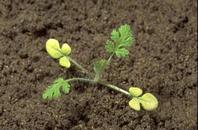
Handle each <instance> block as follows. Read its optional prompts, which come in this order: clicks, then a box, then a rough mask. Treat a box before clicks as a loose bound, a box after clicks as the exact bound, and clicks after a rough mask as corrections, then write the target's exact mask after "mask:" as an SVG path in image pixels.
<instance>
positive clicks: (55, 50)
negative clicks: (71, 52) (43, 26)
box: [46, 39, 63, 59]
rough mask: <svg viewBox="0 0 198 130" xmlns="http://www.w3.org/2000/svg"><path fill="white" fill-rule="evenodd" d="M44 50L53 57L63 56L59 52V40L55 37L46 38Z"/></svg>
mask: <svg viewBox="0 0 198 130" xmlns="http://www.w3.org/2000/svg"><path fill="white" fill-rule="evenodd" d="M46 50H47V52H48V54H49V55H50V56H51V57H52V58H54V59H59V58H60V57H62V56H63V54H62V53H61V49H60V45H59V42H58V40H56V39H49V40H47V42H46Z"/></svg>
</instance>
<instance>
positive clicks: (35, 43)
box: [0, 0, 197, 130]
mask: <svg viewBox="0 0 198 130" xmlns="http://www.w3.org/2000/svg"><path fill="white" fill-rule="evenodd" d="M124 23H128V24H129V25H131V27H132V28H133V31H134V35H135V39H136V40H135V43H134V44H133V46H132V47H131V48H130V49H129V50H130V55H129V57H128V58H126V59H118V58H115V57H114V58H113V60H112V64H111V65H110V68H109V69H108V70H107V71H106V73H105V74H104V76H103V78H104V79H106V80H107V81H109V82H111V83H112V84H115V85H118V86H121V87H122V88H123V89H126V90H127V89H128V88H129V86H139V87H141V88H142V89H143V90H144V91H145V92H151V93H153V94H154V95H155V96H156V97H157V98H158V99H159V107H158V108H157V109H156V110H155V111H152V112H147V111H144V110H142V111H140V112H136V111H134V110H132V109H130V108H129V106H128V102H129V99H128V98H127V97H125V96H124V95H122V94H120V93H117V92H114V91H111V90H109V89H108V88H105V87H103V86H100V85H92V84H87V83H79V82H78V83H73V84H72V90H71V92H70V93H69V94H68V95H63V96H62V97H61V98H59V99H57V100H54V101H47V102H46V101H44V100H42V98H41V95H42V92H43V91H44V90H45V89H46V87H47V86H48V85H50V84H51V83H52V82H53V80H54V79H56V78H57V77H61V76H62V77H64V78H69V77H76V76H78V77H79V76H83V75H82V74H81V72H80V71H78V70H77V69H76V68H75V67H74V66H72V68H71V69H64V68H61V67H60V66H59V65H58V63H57V61H56V60H53V59H51V58H50V57H49V56H48V54H47V53H46V51H45V42H46V40H47V39H49V38H56V39H58V40H59V41H60V42H61V43H63V42H68V43H69V44H70V45H71V46H72V48H73V50H72V57H73V58H74V59H76V60H77V61H78V62H79V63H81V64H82V65H83V66H84V67H86V68H87V69H89V70H90V71H92V63H93V61H95V58H99V57H103V58H107V57H108V54H106V53H105V50H104V44H105V41H106V40H107V39H108V38H109V37H110V33H111V31H112V29H113V28H116V27H119V26H120V25H122V24H124ZM196 42H197V3H196V1H194V0H166V1H165V0H164V1H162V0H147V1H145V0H1V1H0V129H1V130H195V129H196V128H197V46H196Z"/></svg>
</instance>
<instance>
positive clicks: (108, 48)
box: [105, 40, 115, 53]
mask: <svg viewBox="0 0 198 130" xmlns="http://www.w3.org/2000/svg"><path fill="white" fill-rule="evenodd" d="M105 49H106V51H107V52H108V53H114V50H115V46H114V44H113V42H112V41H110V40H107V42H106V45H105Z"/></svg>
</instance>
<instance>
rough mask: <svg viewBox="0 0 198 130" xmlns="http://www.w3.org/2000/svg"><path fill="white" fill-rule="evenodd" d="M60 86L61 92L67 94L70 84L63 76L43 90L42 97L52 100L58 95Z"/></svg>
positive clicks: (59, 94)
mask: <svg viewBox="0 0 198 130" xmlns="http://www.w3.org/2000/svg"><path fill="white" fill-rule="evenodd" d="M61 88H62V92H63V93H65V94H67V93H69V90H70V85H69V83H68V82H67V81H66V80H64V79H63V78H58V79H56V80H55V81H54V82H53V83H52V84H51V85H50V86H49V87H48V88H47V89H46V90H45V91H44V93H43V95H42V98H43V99H48V100H52V99H56V98H58V97H60V96H61Z"/></svg>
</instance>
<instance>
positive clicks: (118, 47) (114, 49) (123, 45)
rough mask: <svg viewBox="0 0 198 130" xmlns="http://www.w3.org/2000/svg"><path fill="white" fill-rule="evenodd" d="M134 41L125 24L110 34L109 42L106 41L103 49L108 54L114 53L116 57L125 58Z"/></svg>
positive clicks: (129, 29)
mask: <svg viewBox="0 0 198 130" xmlns="http://www.w3.org/2000/svg"><path fill="white" fill-rule="evenodd" d="M133 41H134V38H133V34H132V31H131V28H130V26H129V25H127V24H125V25H122V26H120V27H119V28H118V29H113V31H112V32H111V40H107V42H106V45H105V49H106V51H107V52H108V53H111V54H113V53H115V54H116V56H117V57H126V56H127V55H128V54H129V52H128V50H127V47H130V46H131V45H132V43H133Z"/></svg>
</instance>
